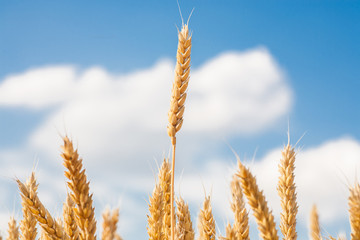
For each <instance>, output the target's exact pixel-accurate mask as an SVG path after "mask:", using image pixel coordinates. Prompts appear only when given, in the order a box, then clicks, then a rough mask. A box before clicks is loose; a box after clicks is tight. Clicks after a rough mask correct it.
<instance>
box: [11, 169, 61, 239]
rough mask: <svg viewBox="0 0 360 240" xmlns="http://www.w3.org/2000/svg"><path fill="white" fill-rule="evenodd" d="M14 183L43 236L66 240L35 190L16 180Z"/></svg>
mask: <svg viewBox="0 0 360 240" xmlns="http://www.w3.org/2000/svg"><path fill="white" fill-rule="evenodd" d="M32 174H34V173H32ZM34 179H35V177H34ZM33 181H34V185H35V186H36V185H37V184H36V182H35V180H33ZM16 182H17V184H18V187H19V190H20V194H21V198H22V201H23V203H24V204H25V205H26V207H27V208H28V209H29V210H30V212H31V214H32V215H33V216H34V217H35V218H36V220H37V221H38V222H39V224H40V226H41V228H42V229H43V231H44V232H45V234H46V235H47V236H48V237H49V238H51V239H54V240H58V239H62V240H63V239H67V236H66V234H64V230H63V229H62V227H61V226H60V225H58V224H57V222H56V221H55V220H54V219H53V218H52V217H51V215H50V213H49V211H48V210H47V209H46V208H45V207H44V205H43V204H42V203H41V202H40V200H39V197H38V195H37V192H36V188H35V189H34V188H30V187H28V186H26V185H25V184H23V183H22V182H21V181H20V180H19V179H17V180H16Z"/></svg>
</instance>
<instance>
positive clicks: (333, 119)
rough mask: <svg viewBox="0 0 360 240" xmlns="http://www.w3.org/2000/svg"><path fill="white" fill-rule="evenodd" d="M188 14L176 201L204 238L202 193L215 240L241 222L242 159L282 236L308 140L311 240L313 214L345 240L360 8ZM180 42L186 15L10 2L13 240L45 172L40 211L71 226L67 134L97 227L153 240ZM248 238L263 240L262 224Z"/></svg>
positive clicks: (2, 64) (209, 9)
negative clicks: (283, 200)
mask: <svg viewBox="0 0 360 240" xmlns="http://www.w3.org/2000/svg"><path fill="white" fill-rule="evenodd" d="M179 4H180V6H181V10H182V14H183V16H184V19H185V21H186V20H187V18H188V16H189V14H190V12H191V11H192V9H193V8H194V12H193V14H192V16H191V19H190V21H189V28H190V29H191V31H192V36H193V45H192V70H191V80H190V84H189V90H188V91H189V92H188V99H187V103H186V111H185V116H184V118H185V119H184V125H183V127H182V130H181V131H180V132H179V133H178V137H177V142H178V146H177V151H178V152H177V163H176V164H177V166H176V167H177V168H176V182H177V183H176V184H177V186H176V188H175V189H177V190H176V192H177V194H181V196H183V198H184V199H185V200H186V201H188V202H189V204H190V208H191V211H192V220H193V223H194V226H196V216H197V214H198V212H199V209H200V207H201V203H202V201H203V199H204V196H205V191H206V193H207V194H210V195H211V196H212V199H213V210H214V214H215V217H216V222H217V227H218V230H219V231H218V232H219V233H224V232H225V228H224V225H225V224H226V223H227V221H230V222H231V221H233V217H232V216H231V211H230V205H229V200H230V193H229V191H228V184H229V180H230V179H231V174H233V173H234V171H235V170H236V157H235V156H234V154H233V152H232V151H231V148H233V149H234V150H235V152H237V154H238V155H239V156H240V158H241V160H243V161H245V162H246V164H247V165H248V166H249V167H250V169H251V170H252V171H253V172H254V174H256V176H257V179H258V181H259V182H258V184H259V186H260V188H263V189H264V192H265V194H266V196H267V198H268V200H269V205H270V206H271V208H272V209H273V211H274V215H275V217H276V220H277V223H279V213H280V203H279V198H278V197H277V192H276V184H277V178H278V170H277V164H278V163H279V159H280V156H281V155H280V152H281V149H282V147H283V146H284V144H286V143H287V141H288V138H287V132H288V125H289V126H290V127H289V129H290V136H291V143H292V144H293V145H295V144H296V143H297V142H298V140H299V139H301V140H300V141H299V142H298V143H297V145H296V149H297V150H298V155H297V157H298V158H297V162H296V167H297V168H296V172H295V173H296V184H297V187H298V188H297V189H298V202H299V205H300V208H299V218H298V231H299V237H300V238H301V239H304V238H307V237H308V233H307V224H308V215H309V212H310V208H311V206H312V204H313V203H316V204H318V208H319V215H320V221H321V224H322V231H323V234H324V235H325V236H327V234H329V233H330V234H332V235H333V236H336V235H337V234H339V233H346V234H347V237H349V231H350V228H349V224H348V213H347V209H348V207H347V200H346V198H347V196H348V186H349V185H352V184H353V183H354V181H355V179H358V177H357V176H358V172H359V170H360V169H359V168H360V127H359V122H360V111H359V108H358V103H359V101H360V97H359V94H358V89H359V87H360V81H359V80H360V79H359V76H360V68H359V64H360V47H359V42H360V14H359V12H360V2H359V1H291V2H289V1H253V2H250V1H202V0H192V1H179ZM177 27H181V18H180V14H179V10H178V5H177V3H176V1H137V0H134V1H128V2H125V1H76V2H74V1H56V2H55V1H28V2H25V1H2V0H0V163H1V166H2V167H1V169H0V190H1V192H2V194H1V196H0V223H1V226H0V229H1V233H2V235H6V226H7V221H8V219H9V217H10V216H11V215H15V217H16V218H17V219H20V218H21V208H20V197H19V196H18V192H17V187H16V184H15V182H14V177H19V178H20V179H21V180H25V179H26V178H27V176H29V174H30V173H31V171H32V170H33V169H34V168H35V169H36V173H37V176H38V180H39V183H40V187H39V194H40V198H41V199H42V200H43V201H44V203H45V205H46V206H47V207H48V208H49V209H50V211H51V213H53V215H54V216H60V215H61V208H62V203H63V201H64V199H65V197H64V196H65V194H66V191H67V190H66V187H65V178H64V177H63V170H64V169H63V167H62V162H61V158H60V156H59V154H60V145H61V144H62V142H61V137H60V136H61V135H64V134H66V133H67V134H68V135H69V136H71V137H72V138H73V140H74V142H75V145H76V146H78V147H79V152H80V155H81V156H82V157H83V158H84V165H85V167H86V171H87V175H88V178H89V179H90V181H91V185H90V186H91V190H92V191H93V192H94V203H95V207H96V217H97V219H98V222H99V223H101V212H102V210H103V209H105V207H107V206H109V207H111V208H114V207H120V209H121V210H120V226H119V232H120V234H121V235H122V236H123V237H124V238H125V239H146V238H147V234H146V214H147V213H148V212H147V201H148V196H149V194H151V192H152V189H153V187H154V184H155V175H156V172H157V167H158V165H160V164H161V162H162V160H163V158H164V157H166V156H168V154H169V150H170V139H169V138H168V136H167V133H166V125H167V111H168V109H169V101H170V89H171V84H172V80H173V71H174V66H175V65H174V64H175V56H176V47H177ZM288 123H289V124H288ZM230 146H231V147H230ZM251 218H252V217H251ZM98 229H100V225H99V227H98ZM250 231H251V236H253V238H258V232H257V229H256V225H254V223H253V222H252V225H251V230H250ZM100 234H101V230H98V236H100ZM279 234H280V233H279Z"/></svg>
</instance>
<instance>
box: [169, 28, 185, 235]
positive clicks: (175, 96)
mask: <svg viewBox="0 0 360 240" xmlns="http://www.w3.org/2000/svg"><path fill="white" fill-rule="evenodd" d="M178 39H179V41H178V48H177V54H176V67H175V79H174V82H173V86H172V94H171V101H170V111H169V113H168V119H169V124H168V126H167V132H168V135H169V137H170V139H171V144H172V165H171V169H172V170H171V172H172V175H171V195H170V199H171V200H170V202H171V218H170V219H171V240H174V238H175V222H176V220H175V208H174V196H175V195H174V175H175V149H176V133H177V132H178V131H179V130H180V129H181V126H182V124H183V115H184V111H185V99H186V91H187V87H188V84H189V79H190V59H191V57H190V53H191V35H190V34H189V28H188V25H187V24H183V26H182V28H181V31H180V32H179V33H178Z"/></svg>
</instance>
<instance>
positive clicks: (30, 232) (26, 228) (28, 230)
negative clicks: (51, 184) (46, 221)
mask: <svg viewBox="0 0 360 240" xmlns="http://www.w3.org/2000/svg"><path fill="white" fill-rule="evenodd" d="M25 185H26V187H27V188H28V189H30V192H36V191H37V188H38V184H37V183H36V178H35V174H31V176H30V178H29V179H28V180H27V181H26V183H25ZM21 205H22V213H23V219H22V220H21V221H20V230H21V235H20V239H21V240H35V239H36V235H37V229H36V218H35V217H34V216H33V214H31V212H30V209H29V208H28V207H27V204H26V202H24V199H22V204H21Z"/></svg>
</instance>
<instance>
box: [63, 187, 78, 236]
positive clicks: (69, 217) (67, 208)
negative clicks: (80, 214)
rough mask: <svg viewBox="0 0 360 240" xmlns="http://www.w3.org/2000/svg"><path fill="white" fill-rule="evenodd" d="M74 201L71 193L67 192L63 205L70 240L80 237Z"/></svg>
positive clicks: (65, 225) (66, 229) (65, 229)
mask: <svg viewBox="0 0 360 240" xmlns="http://www.w3.org/2000/svg"><path fill="white" fill-rule="evenodd" d="M74 205H75V204H74V201H73V200H72V199H71V197H70V195H69V194H67V197H66V202H65V203H64V205H63V218H64V225H63V226H64V231H65V232H66V234H67V235H68V236H69V240H78V239H79V229H78V226H77V223H76V220H75V214H74V211H73V208H74Z"/></svg>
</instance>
